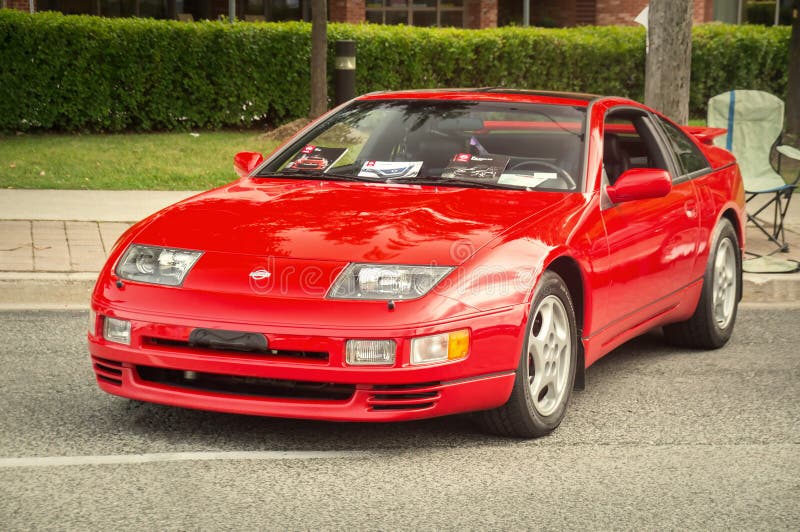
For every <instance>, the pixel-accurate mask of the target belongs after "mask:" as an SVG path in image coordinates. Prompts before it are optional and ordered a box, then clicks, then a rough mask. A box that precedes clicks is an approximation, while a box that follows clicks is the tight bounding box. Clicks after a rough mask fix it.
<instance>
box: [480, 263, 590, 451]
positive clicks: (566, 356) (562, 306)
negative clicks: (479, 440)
mask: <svg viewBox="0 0 800 532" xmlns="http://www.w3.org/2000/svg"><path fill="white" fill-rule="evenodd" d="M576 331H577V326H576V322H575V309H574V307H573V305H572V298H571V297H570V294H569V290H568V289H567V286H566V284H565V283H564V280H563V279H562V278H561V277H560V276H559V275H557V274H556V273H554V272H550V271H547V272H545V273H544V274H543V275H542V279H541V281H540V283H539V286H538V288H537V291H536V295H535V296H534V298H533V302H532V304H531V312H530V315H529V317H528V324H527V330H526V334H525V341H524V342H523V348H522V353H521V355H520V359H519V366H518V367H517V376H516V380H515V381H514V388H513V390H512V392H511V397H510V398H509V400H508V402H507V403H506V404H505V405H503V406H501V407H500V408H496V409H494V410H488V411H485V412H478V413H477V415H476V418H477V421H478V423H479V424H480V425H481V427H482V428H484V429H485V430H487V431H489V432H492V433H494V434H499V435H502V436H513V437H518V438H538V437H540V436H545V435H547V434H549V433H550V432H552V431H553V430H554V429H555V428H556V427H558V425H559V424H560V423H561V420H562V419H563V417H564V413H565V411H566V408H567V403H568V402H569V397H570V394H571V392H572V387H573V384H574V382H575V365H576V363H577V357H578V341H579V340H578V338H577V333H576Z"/></svg>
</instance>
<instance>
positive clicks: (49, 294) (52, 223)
mask: <svg viewBox="0 0 800 532" xmlns="http://www.w3.org/2000/svg"><path fill="white" fill-rule="evenodd" d="M196 193H197V192H188V191H183V192H157V191H80V190H8V189H6V190H0V308H30V307H36V308H85V307H86V306H87V304H88V298H89V293H90V291H91V288H92V286H93V284H94V280H95V278H96V277H97V272H98V271H99V270H100V267H101V266H102V265H103V262H104V260H105V257H106V256H107V254H108V253H109V252H110V250H111V247H112V246H113V245H114V242H116V240H117V238H118V237H119V236H120V235H121V234H122V233H123V232H124V231H125V230H126V229H127V228H128V227H130V226H131V225H132V224H133V223H134V222H136V221H138V220H140V219H142V218H144V217H146V216H147V215H149V214H151V213H153V212H155V211H157V210H159V209H161V208H163V207H165V206H167V205H170V204H172V203H175V202H176V201H180V200H181V199H184V198H186V197H189V196H191V195H194V194H196ZM798 195H800V194H798ZM785 228H786V237H787V241H788V242H789V253H777V254H776V256H777V257H779V258H786V259H794V260H800V197H797V198H794V201H793V202H792V206H791V208H790V210H789V214H788V215H787V217H786V223H785ZM747 249H748V250H749V251H753V252H756V253H759V254H764V253H769V252H771V251H772V250H773V249H774V246H772V245H771V244H770V243H769V241H768V240H767V239H766V237H764V236H763V235H762V234H761V233H760V232H759V231H758V230H757V229H756V228H755V227H753V226H751V225H748V227H747ZM744 277H745V285H744V301H745V302H748V303H770V304H774V303H800V273H792V274H750V273H748V274H745V276H744Z"/></svg>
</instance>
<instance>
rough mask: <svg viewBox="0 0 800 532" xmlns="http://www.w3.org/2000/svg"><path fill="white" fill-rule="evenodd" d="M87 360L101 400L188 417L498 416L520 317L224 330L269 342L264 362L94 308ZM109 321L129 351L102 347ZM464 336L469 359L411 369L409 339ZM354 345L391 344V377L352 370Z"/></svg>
mask: <svg viewBox="0 0 800 532" xmlns="http://www.w3.org/2000/svg"><path fill="white" fill-rule="evenodd" d="M95 311H96V312H97V313H98V318H97V320H96V321H95V323H94V326H93V330H90V333H89V351H90V353H91V358H92V364H93V369H94V372H95V376H96V379H97V383H98V385H99V387H100V388H101V389H103V390H104V391H106V392H108V393H111V394H114V395H119V396H122V397H127V398H130V399H136V400H140V401H145V402H153V403H160V404H165V405H171V406H178V407H184V408H194V409H200V410H211V411H218V412H229V413H236V414H248V415H262V416H274V417H287V418H303V419H319V420H332V421H401V420H411V419H423V418H430V417H437V416H443V415H448V414H456V413H460V412H469V411H476V410H485V409H490V408H495V407H498V406H501V405H502V404H504V403H505V402H506V401H507V400H508V397H509V396H510V393H511V388H512V387H513V383H514V378H515V369H516V366H517V362H518V360H519V352H520V348H521V344H520V341H521V340H520V339H521V337H522V334H521V331H522V330H523V326H524V324H523V317H524V310H523V309H521V308H518V307H512V308H507V309H504V310H501V311H494V312H489V313H481V314H479V315H474V316H470V317H466V318H461V319H459V320H457V321H453V322H449V323H445V324H438V325H436V326H429V327H412V328H408V329H405V330H398V329H397V328H393V329H392V330H391V331H385V332H386V334H383V333H382V331H380V330H375V329H367V330H359V329H355V328H354V329H347V330H343V329H339V330H337V331H336V333H335V334H331V331H329V330H328V331H325V333H326V334H324V335H320V331H319V330H317V329H313V328H308V330H307V331H302V330H298V328H297V327H292V328H291V329H288V328H287V329H283V328H281V327H271V326H259V327H257V328H256V327H254V326H253V325H248V326H242V327H238V328H237V327H236V326H235V325H231V324H226V325H225V328H228V329H234V330H247V331H250V332H258V333H262V334H264V335H266V336H267V338H268V341H269V347H270V351H269V352H268V353H267V354H266V355H261V354H246V353H237V352H230V351H218V350H211V349H198V348H194V347H191V346H189V345H188V342H187V341H186V340H187V339H188V336H189V333H190V332H191V331H192V330H193V329H194V328H196V327H211V328H214V327H216V328H222V327H220V325H219V323H203V322H198V321H197V320H193V319H191V318H176V317H174V316H169V317H163V316H158V315H150V314H148V315H145V314H142V313H138V312H137V313H126V312H124V311H121V310H115V309H114V310H112V309H108V308H107V309H103V308H95ZM104 315H109V316H113V317H116V318H119V319H127V320H130V321H131V345H121V344H117V343H113V342H108V341H106V340H104V339H103V337H102V320H103V316H104ZM462 328H468V329H469V330H470V335H471V343H470V351H469V354H468V356H467V357H466V358H465V359H463V360H459V361H452V362H448V363H442V364H435V365H426V366H412V365H411V364H410V363H409V350H410V344H411V341H410V340H411V338H413V337H415V336H420V335H423V334H432V333H436V332H445V331H449V330H457V329H462ZM349 338H376V339H379V338H392V339H394V340H395V341H396V342H397V346H398V347H397V360H396V363H395V365H394V366H391V367H363V366H348V365H347V364H346V362H345V350H344V346H345V342H346V340H347V339H349Z"/></svg>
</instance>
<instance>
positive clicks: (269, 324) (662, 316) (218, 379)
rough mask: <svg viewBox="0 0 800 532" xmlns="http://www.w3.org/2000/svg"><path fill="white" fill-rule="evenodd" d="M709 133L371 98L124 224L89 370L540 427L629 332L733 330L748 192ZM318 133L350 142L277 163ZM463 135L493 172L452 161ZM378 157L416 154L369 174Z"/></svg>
mask: <svg viewBox="0 0 800 532" xmlns="http://www.w3.org/2000/svg"><path fill="white" fill-rule="evenodd" d="M715 133H717V131H713V130H708V129H705V128H695V129H694V130H692V129H687V128H684V127H680V126H677V125H675V124H674V123H673V122H671V121H670V120H668V119H666V118H665V117H663V116H662V115H660V114H658V113H656V112H654V111H653V110H651V109H648V108H647V107H645V106H643V105H641V104H639V103H636V102H633V101H630V100H626V99H621V98H612V97H599V96H592V95H583V94H557V93H542V92H531V91H513V90H504V89H476V90H452V91H450V90H435V91H434V90H429V91H409V92H394V93H377V94H370V95H366V96H362V97H360V98H357V99H355V100H353V101H351V102H349V103H347V104H345V105H343V106H341V107H339V108H337V109H335V110H334V111H332V112H330V113H328V114H327V115H325V116H324V117H322V118H321V119H320V120H318V121H316V122H315V123H313V124H312V125H311V126H309V127H308V128H306V129H305V130H304V131H301V132H300V133H299V134H298V135H296V136H295V137H294V138H292V139H291V140H290V141H288V142H287V143H286V144H285V145H284V146H283V147H281V148H279V149H278V150H276V151H275V153H274V154H272V155H271V156H270V157H269V158H268V159H267V160H266V161H264V160H263V159H262V157H261V156H260V155H259V154H255V153H240V154H238V155H237V156H236V157H235V159H234V161H235V167H236V169H237V171H238V172H239V173H240V175H241V176H242V177H241V178H240V179H239V180H238V181H235V182H233V183H231V184H228V185H226V186H223V187H220V188H218V189H215V190H211V191H209V192H205V193H203V194H200V195H198V196H195V197H193V198H190V199H187V200H185V201H182V202H180V203H178V204H176V205H173V206H171V207H168V208H166V209H164V210H162V211H160V212H158V213H156V214H154V215H152V216H150V217H149V218H147V219H145V220H143V221H141V222H139V223H138V224H136V225H134V226H133V227H131V228H130V230H128V231H127V232H126V233H125V234H124V235H123V236H122V237H121V238H120V240H119V241H118V242H117V244H116V246H115V247H114V249H113V251H112V253H111V255H110V257H109V259H108V262H107V264H106V265H105V267H104V268H103V270H102V272H101V273H100V277H99V279H98V280H97V285H96V287H95V289H94V292H93V294H92V301H91V307H92V314H91V316H92V317H91V324H90V329H89V350H90V352H91V358H92V363H93V367H94V371H95V374H96V376H97V383H98V385H99V386H100V388H102V389H103V390H105V391H106V392H109V393H111V394H115V395H120V396H123V397H128V398H131V399H136V400H140V401H150V402H154V403H161V404H165V405H173V406H179V407H185V408H196V409H203V410H214V411H220V412H233V413H239V414H254V415H264V416H278V417H291V418H308V419H323V420H338V421H399V420H410V419H420V418H429V417H434V416H442V415H447V414H455V413H461V412H476V415H475V416H474V417H475V418H476V420H477V422H478V423H479V425H481V426H482V427H484V428H485V429H487V430H489V431H492V432H495V433H499V434H503V435H509V436H517V437H536V436H542V435H545V434H547V433H549V432H550V431H552V430H553V429H555V428H556V427H557V426H558V425H559V423H560V422H561V420H562V418H563V417H564V412H565V409H566V407H567V403H568V401H569V398H570V394H571V391H572V389H573V388H580V387H582V386H583V384H584V371H585V369H586V368H587V367H588V366H590V365H591V364H592V363H594V362H595V361H596V360H597V359H599V358H600V357H602V356H603V355H605V354H606V353H608V352H609V351H611V350H612V349H614V348H615V347H617V346H619V345H620V344H622V343H623V342H625V341H627V340H629V339H631V338H633V337H635V336H637V335H639V334H641V333H643V332H645V331H647V330H649V329H652V328H655V327H663V330H664V336H665V338H666V340H667V341H669V342H670V343H673V344H676V345H680V346H689V347H698V348H711V349H713V348H718V347H720V346H722V345H724V344H725V343H726V342H727V341H728V339H729V338H730V336H731V332H732V331H733V326H734V321H735V319H736V311H737V305H738V302H739V299H740V297H741V290H742V288H741V287H742V283H741V256H742V250H743V246H744V231H743V227H744V221H745V220H744V210H743V209H744V193H743V188H742V180H741V177H740V174H739V169H738V167H737V165H736V161H735V160H734V158H733V157H732V156H731V154H730V153H728V152H727V151H724V150H722V149H719V148H716V147H713V146H711V145H709V144H707V143H708V142H709V139H710V138H712V137H713V135H714V134H715ZM308 146H316V147H323V148H331V149H334V150H337V153H342V150H344V152H343V153H342V155H341V157H339V158H338V159H337V160H336V162H335V163H333V165H332V166H331V167H329V168H327V169H325V170H324V171H323V170H320V171H316V172H309V171H304V172H302V173H298V172H297V171H296V170H292V169H291V168H287V167H288V166H289V165H290V164H291V162H292V161H294V160H296V159H297V158H298V156H299V154H301V152H302V150H303V149H308V148H307V147H308ZM463 154H472V155H473V156H480V157H491V160H492V161H494V162H493V164H495V165H500V166H501V168H500V170H499V171H498V172H496V173H497V174H498V175H495V176H494V177H492V178H491V179H488V178H486V177H485V176H483V177H480V178H474V179H471V178H469V176H458V175H454V172H452V171H448V172H445V170H447V169H448V168H451V170H452V166H451V165H453V164H454V160H455V159H460V160H463V159H466V158H467V157H465V156H464V155H463ZM376 161H377V162H378V163H379V164H380V165H381V166H382V167H385V168H393V167H394V166H403V167H406V166H409V165H411V166H412V167H413V169H414V171H413V172H406V173H404V175H403V176H402V177H391V176H376V175H375V174H374V173H372V174H369V175H363V174H366V173H364V172H362V169H363V168H364V165H365V164H367V163H370V164H372V165H373V166H374V165H375V164H376ZM443 173H445V174H446V175H451V176H453V177H449V178H448V177H442V174H443ZM665 385H666V384H665Z"/></svg>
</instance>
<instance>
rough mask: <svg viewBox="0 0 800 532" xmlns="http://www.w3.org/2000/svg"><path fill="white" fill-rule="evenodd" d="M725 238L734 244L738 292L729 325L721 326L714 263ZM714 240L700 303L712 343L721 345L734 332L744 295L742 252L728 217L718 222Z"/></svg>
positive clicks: (715, 345)
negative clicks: (717, 316) (716, 313)
mask: <svg viewBox="0 0 800 532" xmlns="http://www.w3.org/2000/svg"><path fill="white" fill-rule="evenodd" d="M725 239H729V240H730V242H731V245H732V246H733V251H734V253H733V255H734V260H735V261H736V274H735V276H736V279H735V283H734V284H735V287H736V294H735V302H734V305H733V315H732V316H731V319H730V321H729V322H728V325H727V327H725V328H721V327H720V326H719V325H717V321H716V320H715V319H714V265H715V264H716V261H717V253H719V248H720V245H721V244H722V241H723V240H725ZM713 242H714V243H713V245H712V248H711V254H710V255H709V257H708V264H707V265H706V271H705V274H704V276H703V295H702V300H701V301H700V304H702V305H705V308H704V311H705V313H706V324H705V325H706V327H707V329H708V335H709V338H710V339H711V343H712V344H713V346H714V347H721V346H723V345H725V344H726V343H727V341H728V340H729V339H730V337H731V334H733V327H734V325H735V324H736V314H737V312H738V310H739V300H740V299H741V296H742V283H741V281H740V279H741V273H740V272H741V269H742V254H741V251H740V248H739V238H738V236H737V235H736V230H735V229H734V228H733V225H732V224H731V222H730V220H728V219H727V218H722V219H721V220H720V222H719V223H718V224H717V228H716V234H715V235H714V241H713Z"/></svg>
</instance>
